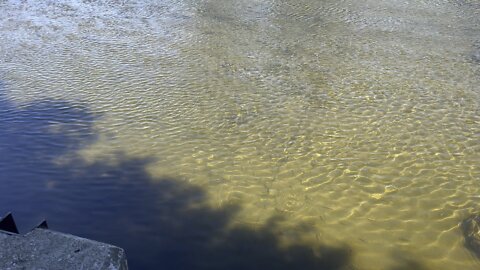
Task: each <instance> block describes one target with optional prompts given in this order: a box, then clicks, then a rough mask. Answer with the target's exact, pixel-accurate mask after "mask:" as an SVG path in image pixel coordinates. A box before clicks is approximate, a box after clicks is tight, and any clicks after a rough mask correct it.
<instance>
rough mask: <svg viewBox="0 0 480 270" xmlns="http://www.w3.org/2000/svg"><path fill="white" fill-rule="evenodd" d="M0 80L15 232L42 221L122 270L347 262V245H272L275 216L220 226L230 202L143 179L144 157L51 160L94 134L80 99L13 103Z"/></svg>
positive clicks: (0, 173)
mask: <svg viewBox="0 0 480 270" xmlns="http://www.w3.org/2000/svg"><path fill="white" fill-rule="evenodd" d="M4 91H5V89H4V88H3V89H2V88H1V86H0V119H2V120H1V122H0V151H1V153H2V154H1V155H0V186H2V194H1V196H0V211H1V212H2V213H5V212H8V211H12V212H13V213H14V215H15V217H16V220H17V222H18V223H19V225H20V230H21V231H23V232H26V231H28V229H29V228H31V227H33V225H34V224H35V223H36V222H38V221H39V220H40V219H41V218H47V219H48V220H49V223H50V227H51V228H52V229H55V230H58V231H63V232H67V233H72V234H77V235H80V236H84V237H88V238H92V239H96V240H99V241H105V242H109V243H113V244H116V245H119V246H121V247H123V248H125V249H126V251H127V256H128V259H129V264H130V267H131V269H160V268H161V269H352V267H351V252H350V249H349V248H348V247H347V246H342V247H329V246H325V245H318V246H312V245H307V244H301V243H299V244H295V245H288V246H284V245H281V244H280V240H279V237H278V235H279V234H281V230H280V228H279V226H278V224H279V222H280V221H281V218H280V217H275V218H272V219H271V220H270V222H268V223H267V224H265V225H263V226H261V227H259V228H251V227H248V226H241V225H237V226H230V225H231V223H232V222H231V221H232V219H233V218H234V217H235V215H236V213H238V211H239V210H240V206H239V205H230V206H226V207H222V208H218V209H214V208H212V207H209V206H208V205H207V204H206V200H207V198H206V194H205V192H204V190H203V189H202V188H200V187H198V186H194V185H191V184H188V183H186V182H182V181H180V180H176V179H153V178H152V177H151V176H150V175H149V174H148V173H146V172H145V166H146V165H147V164H148V163H150V162H151V161H152V160H148V159H134V158H128V157H126V156H125V155H122V154H121V153H120V154H119V155H118V157H119V160H121V161H120V162H118V163H116V164H111V163H108V162H97V163H94V164H86V163H85V162H83V161H82V160H79V159H76V160H74V161H71V162H69V163H68V164H62V163H58V162H56V160H57V159H58V158H59V157H61V156H64V155H68V154H69V153H72V152H74V151H75V150H78V149H81V148H82V147H84V146H86V145H88V144H90V143H92V142H94V141H95V139H96V136H95V132H94V130H93V127H92V124H93V122H94V120H95V119H96V117H97V116H94V115H93V114H92V113H91V112H90V111H89V110H88V107H87V106H82V105H81V104H70V103H67V102H64V101H58V100H42V101H37V102H33V103H30V104H27V105H24V106H21V107H17V106H15V105H13V104H12V103H11V102H10V101H9V100H8V99H7V98H6V97H5V94H4Z"/></svg>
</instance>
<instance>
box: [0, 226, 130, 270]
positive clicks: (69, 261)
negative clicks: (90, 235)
mask: <svg viewBox="0 0 480 270" xmlns="http://www.w3.org/2000/svg"><path fill="white" fill-rule="evenodd" d="M0 269H5V270H8V269H38V270H41V269H52V270H54V269H73V270H75V269H102V270H103V269H105V270H127V269H128V264H127V258H126V254H125V251H124V250H123V249H122V248H119V247H116V246H113V245H110V244H105V243H101V242H97V241H94V240H90V239H86V238H81V237H78V236H75V235H71V234H64V233H60V232H56V231H51V230H46V229H34V230H32V231H31V232H29V233H27V234H25V235H20V234H11V233H6V232H3V231H0Z"/></svg>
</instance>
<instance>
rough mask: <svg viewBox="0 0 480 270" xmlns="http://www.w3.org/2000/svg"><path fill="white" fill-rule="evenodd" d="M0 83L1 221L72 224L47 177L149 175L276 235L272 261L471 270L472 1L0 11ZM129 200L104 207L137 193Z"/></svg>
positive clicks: (474, 200)
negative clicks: (290, 252)
mask: <svg viewBox="0 0 480 270" xmlns="http://www.w3.org/2000/svg"><path fill="white" fill-rule="evenodd" d="M0 82H1V87H0V91H1V93H0V95H1V97H2V100H3V101H2V104H3V105H2V107H0V117H1V118H2V119H10V122H8V123H7V122H5V123H6V124H5V126H6V127H7V129H8V127H12V126H16V127H20V128H19V129H18V130H16V131H15V132H13V131H12V132H11V133H8V134H10V136H11V137H7V136H4V139H3V141H1V143H2V145H3V147H4V149H10V150H9V151H7V152H6V153H8V157H7V155H6V154H2V155H4V156H3V159H2V162H3V165H2V164H0V171H1V172H2V174H0V177H2V178H3V179H0V181H4V185H2V193H10V194H12V195H11V198H10V199H8V196H6V197H4V199H2V201H1V202H2V205H1V209H2V210H3V211H8V210H11V211H14V210H17V212H19V213H23V214H25V216H28V215H29V214H32V213H30V211H31V212H38V211H40V210H38V209H37V208H35V209H36V210H35V211H33V210H29V209H31V207H33V206H31V203H30V200H32V197H36V195H35V194H37V193H38V192H39V193H40V194H42V196H46V197H49V196H51V197H49V200H51V201H52V202H51V203H52V204H55V205H58V207H59V208H60V207H61V206H62V204H67V205H68V204H76V203H78V204H82V199H79V198H77V197H75V196H74V195H69V194H70V193H68V194H67V193H62V192H56V193H54V195H51V193H48V192H54V191H51V190H55V187H56V186H57V185H59V186H61V185H62V182H61V181H59V180H58V179H63V178H61V177H60V178H59V176H58V175H59V174H61V173H59V172H58V171H57V169H58V168H66V167H69V166H72V164H75V163H78V162H84V163H85V164H96V163H98V162H104V163H106V164H109V166H117V165H118V164H122V162H123V160H125V159H127V160H129V159H135V160H140V159H148V160H149V161H148V162H145V163H144V164H143V165H141V166H143V167H142V169H143V168H145V170H146V172H147V174H148V176H149V177H148V179H149V180H150V181H152V182H161V181H163V180H162V179H174V180H173V181H174V182H178V183H181V184H182V185H192V186H195V187H200V188H202V189H203V190H204V192H205V196H206V199H205V200H206V204H207V205H208V207H209V208H211V209H223V208H224V207H228V206H229V205H232V204H234V205H238V206H239V207H240V210H239V212H238V213H237V214H236V215H235V216H234V218H233V220H232V221H231V222H230V223H229V224H230V225H229V226H236V224H237V225H238V224H241V225H242V226H248V227H251V228H253V229H255V228H259V227H262V226H264V224H265V223H266V222H268V220H270V218H271V217H272V216H277V215H278V216H282V217H283V218H284V220H283V221H282V222H281V225H280V229H279V232H278V233H277V234H278V235H279V237H281V239H282V241H283V242H282V243H284V242H285V245H288V243H289V242H301V243H307V244H310V245H315V244H319V243H320V244H322V245H329V246H341V245H344V244H345V245H348V246H349V250H350V251H349V252H351V256H352V259H351V260H352V265H353V267H354V268H355V269H414V268H417V269H478V268H480V263H479V261H478V259H477V258H476V257H475V256H474V255H472V254H471V253H470V252H469V251H468V250H467V249H466V248H465V247H464V245H463V238H462V233H461V231H460V230H459V228H458V224H459V222H460V221H461V220H462V219H464V218H466V217H468V216H469V215H471V214H473V213H478V212H479V211H480V205H479V203H480V182H479V181H480V107H479V105H480V2H479V1H476V0H471V1H468V0H463V1H462V0H423V1H398V0H383V1H382V0H379V1H374V0H365V1H354V0H341V1H333V0H325V1H320V0H300V1H287V0H279V1H277V0H268V1H260V0H241V1H233V0H225V1H214V0H203V1H194V0H167V1H146V0H145V1H144V0H136V1H134V0H132V1H128V0H125V1H106V0H105V1H86V0H84V1H80V0H62V1H14V0H11V1H7V0H1V1H0ZM46 101H48V102H46ZM60 101H61V102H60ZM49 102H50V103H49ZM32 104H33V105H32ZM35 104H42V106H41V107H40V109H38V110H37V109H32V108H35V107H34V106H35ZM32 106H33V107H32ZM52 106H53V109H52ZM50 109H52V113H44V112H45V110H47V111H48V110H50ZM72 110H73V112H77V110H86V111H88V115H89V116H88V117H86V118H85V117H84V115H83V114H81V115H79V114H76V113H72ZM39 112H41V113H39ZM62 112H65V114H64V113H62ZM29 113H31V114H32V115H29ZM24 114H25V115H27V116H26V117H23V116H22V115H24ZM37 114H39V115H40V118H42V121H43V122H41V125H39V127H38V129H33V130H29V127H31V125H29V124H28V121H30V120H31V118H33V119H35V115H37ZM19 115H20V116H19ZM0 121H1V120H0ZM22 121H25V122H26V124H24V125H19V124H18V123H22ZM5 134H7V133H5ZM12 134H16V135H12ZM42 134H43V135H42ZM45 134H57V135H58V134H68V136H69V138H70V137H71V138H74V139H71V140H68V141H58V140H56V139H53V140H52V139H51V138H56V137H55V136H54V137H45V138H44V139H42V136H46V135H45ZM21 136H23V137H21ZM20 137H21V138H25V142H28V143H27V145H28V147H25V145H24V144H22V143H14V142H15V141H16V140H17V141H18V140H19V138H20ZM87 137H88V139H84V138H87ZM56 143H58V144H59V145H61V147H62V151H61V152H59V151H50V150H49V149H58V147H57V146H55V144H56ZM8 145H10V147H11V148H8V147H9V146H8ZM12 145H13V146H12ZM32 149H33V150H32ZM36 149H37V150H36ZM38 149H40V150H38ZM63 150H64V151H63ZM32 153H42V155H43V156H42V157H38V159H35V161H34V162H32V164H28V163H25V164H23V163H22V161H23V160H31V159H32ZM41 159H43V160H44V161H42V162H49V163H48V164H54V165H42V166H39V165H38V164H40V163H38V162H37V160H41ZM12 160H16V161H15V162H13V161H12ZM20 163H22V165H19V164H20ZM41 164H44V163H41ZM45 164H46V163H45ZM15 166H18V168H20V167H21V168H22V169H21V170H20V169H18V168H17V167H15ZM43 168H47V169H45V170H43ZM55 168H57V169H55ZM19 170H20V171H21V172H18V171H19ZM124 170H128V168H127V167H125V168H124ZM30 172H31V173H30ZM22 173H23V174H25V175H26V176H25V177H22V176H19V175H21V174H22ZM78 173H80V172H78ZM94 174H95V171H92V172H91V173H89V175H90V176H88V177H93V178H95V177H97V176H95V175H94ZM104 174H105V173H104ZM12 175H13V176H15V177H13V178H17V179H23V181H17V182H15V181H14V180H12V179H13V178H12ZM36 175H40V176H39V177H40V178H41V179H44V180H42V181H44V182H41V183H40V184H38V183H37V185H39V186H38V187H37V186H35V189H38V190H39V191H35V192H37V193H35V192H33V191H32V192H31V193H32V194H31V193H29V192H27V193H25V192H26V191H25V190H29V189H30V188H31V183H29V182H28V181H27V179H31V178H35V176H36ZM103 176H104V175H103V174H102V175H101V176H98V177H100V178H101V177H103ZM7 178H8V179H9V180H8V181H7V180H6V179H7ZM133 178H135V177H133ZM32 181H34V180H32ZM62 181H68V180H67V179H64V180H62ZM122 181H123V180H121V179H119V180H118V184H115V181H114V182H113V183H110V182H109V183H110V184H108V185H106V184H105V185H102V184H99V187H98V188H99V189H103V190H104V191H105V192H106V193H109V192H112V189H113V190H116V189H129V188H133V189H136V188H139V187H135V186H136V185H147V184H148V183H143V182H140V181H139V182H138V183H135V181H133V184H132V183H129V184H128V185H126V184H125V183H124V182H122ZM5 183H7V184H5ZM154 184H158V183H154ZM160 184H161V183H160ZM112 185H114V186H112ZM117 185H118V186H117ZM90 188H92V187H91V186H90ZM92 189H95V190H98V189H97V187H95V188H92ZM48 190H50V191H48ZM12 191H14V192H13V193H12ZM48 194H50V195H48ZM52 194H53V193H52ZM130 195H131V196H132V197H135V196H139V197H141V196H143V195H142V193H137V194H130ZM82 198H83V197H82ZM108 198H109V197H108V196H107V199H105V200H99V201H98V202H97V203H99V204H107V205H108V204H109V203H112V204H115V203H117V202H116V200H122V196H120V197H119V198H117V197H115V198H116V199H115V200H113V199H108ZM35 200H36V199H35ZM19 201H21V203H19ZM151 203H160V202H156V201H154V202H151ZM41 211H44V212H45V213H46V214H45V215H48V213H49V211H50V212H51V210H46V209H42V210H41ZM59 211H60V210H59ZM89 211H95V204H94V203H92V204H88V205H87V206H85V207H82V208H80V210H79V213H77V214H76V215H77V216H78V215H81V213H83V212H89ZM53 212H54V213H56V212H55V211H53ZM60 212H61V211H60ZM0 214H1V213H0ZM119 214H120V215H121V213H119ZM156 214H158V213H156V212H148V213H146V215H152V216H155V215H156ZM32 215H33V214H32ZM76 215H73V214H72V216H76ZM102 216H103V215H102V214H98V217H100V218H101V217H102ZM48 218H49V219H50V220H52V221H53V220H57V222H58V223H60V224H63V225H62V226H63V227H62V228H64V229H63V230H68V228H69V226H68V224H69V222H72V223H78V221H76V222H73V221H62V220H61V219H62V217H61V216H58V215H56V216H53V215H52V216H48ZM23 219H25V220H27V217H24V218H23ZM299 224H300V225H299ZM136 225H138V226H137V227H135V228H132V229H131V230H133V231H135V230H137V231H136V232H138V233H141V231H142V229H145V228H149V226H150V227H154V226H157V224H150V223H148V222H146V223H145V224H143V223H142V224H136ZM299 226H300V227H302V228H304V229H303V230H301V229H299V228H298V227H299ZM101 229H102V228H95V230H101ZM145 230H148V229H145ZM191 230H195V228H194V227H193V226H192V228H191ZM83 231H86V232H87V234H88V228H87V229H83ZM281 232H283V233H281ZM133 235H135V234H133ZM105 239H107V240H108V239H110V238H108V237H105ZM125 241H126V243H128V239H127V240H125ZM119 244H121V243H119ZM127 245H128V244H127ZM129 248H131V250H134V249H135V248H136V247H135V246H133V247H129ZM129 254H136V253H135V251H131V252H130V253H129V249H128V248H127V255H129ZM140 255H141V254H140ZM131 256H133V255H131ZM135 256H136V255H135ZM141 257H142V256H139V257H135V258H133V259H132V260H133V261H142V258H141ZM129 258H131V257H129ZM138 265H140V263H139V264H138ZM149 265H150V266H151V264H149ZM402 267H404V268H402ZM151 269H156V268H151ZM172 269H174V268H172Z"/></svg>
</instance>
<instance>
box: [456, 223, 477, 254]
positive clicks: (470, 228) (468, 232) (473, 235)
mask: <svg viewBox="0 0 480 270" xmlns="http://www.w3.org/2000/svg"><path fill="white" fill-rule="evenodd" d="M460 228H461V230H462V232H463V237H464V238H465V246H466V247H467V248H468V249H469V250H470V251H472V252H473V253H475V255H476V256H477V257H479V258H480V215H474V216H471V217H469V218H467V219H465V220H464V221H462V223H461V224H460Z"/></svg>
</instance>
